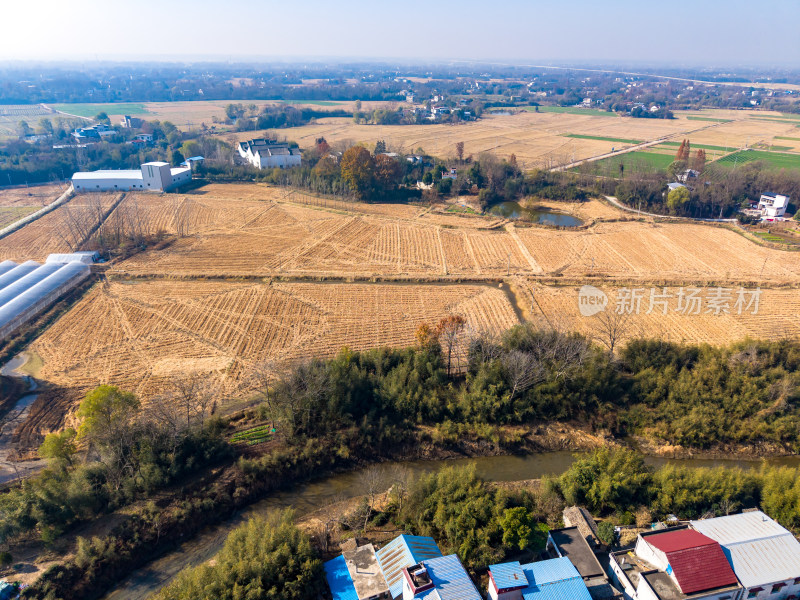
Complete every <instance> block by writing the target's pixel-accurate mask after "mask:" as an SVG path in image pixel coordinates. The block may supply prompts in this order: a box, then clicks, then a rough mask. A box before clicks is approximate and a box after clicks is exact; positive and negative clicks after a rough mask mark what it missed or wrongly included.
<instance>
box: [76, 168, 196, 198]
mask: <svg viewBox="0 0 800 600" xmlns="http://www.w3.org/2000/svg"><path fill="white" fill-rule="evenodd" d="M191 180H192V170H191V169H190V168H189V167H178V168H171V167H170V166H169V163H165V162H149V163H144V164H143V165H142V167H141V169H138V170H135V169H129V170H108V171H89V172H86V171H81V172H78V173H75V174H74V175H73V176H72V187H73V188H74V189H75V191H76V192H130V191H139V190H141V191H144V190H149V191H153V192H166V191H169V190H171V189H173V188H176V187H178V186H180V185H183V184H184V183H188V182H189V181H191Z"/></svg>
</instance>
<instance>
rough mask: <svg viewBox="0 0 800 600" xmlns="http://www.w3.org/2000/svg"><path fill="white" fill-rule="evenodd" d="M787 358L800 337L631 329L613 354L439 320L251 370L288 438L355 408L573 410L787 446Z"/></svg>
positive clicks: (393, 413) (447, 412)
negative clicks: (700, 336) (374, 345)
mask: <svg viewBox="0 0 800 600" xmlns="http://www.w3.org/2000/svg"><path fill="white" fill-rule="evenodd" d="M611 334H613V332H611ZM611 334H609V335H611ZM604 335H605V334H604ZM607 337H608V336H607ZM612 337H613V335H612ZM606 342H607V343H606V346H607V347H610V348H614V340H611V341H609V340H606ZM609 344H611V345H610V346H609ZM798 367H800V345H799V344H797V343H796V342H791V341H781V342H756V341H745V342H741V343H737V344H732V345H730V346H727V347H711V346H705V345H701V346H692V345H689V346H683V345H680V344H670V343H667V342H663V341H650V340H634V341H632V342H630V343H628V344H627V345H625V346H624V347H623V348H622V349H621V351H619V352H618V354H617V355H615V354H611V353H610V352H609V351H608V349H600V348H598V347H597V346H595V345H594V344H593V343H592V342H591V341H590V340H589V339H587V338H585V337H582V336H579V335H576V334H565V333H561V332H559V331H556V330H553V329H538V328H536V327H535V326H533V325H531V324H526V325H520V326H517V327H514V328H512V329H510V330H509V331H507V332H505V334H503V335H502V336H496V335H493V334H491V333H486V332H476V331H472V330H470V329H469V328H468V327H466V326H465V325H464V324H463V323H462V322H458V320H447V321H445V322H443V323H440V325H439V326H438V327H427V326H423V327H421V328H420V330H419V331H418V344H417V347H415V348H411V349H405V350H386V349H380V350H372V351H368V352H351V351H343V352H342V353H340V354H339V355H338V356H336V357H335V358H334V359H331V360H329V361H322V360H310V361H304V362H301V363H299V364H296V365H294V366H288V367H287V366H286V365H275V364H272V365H267V367H266V368H265V371H266V372H265V373H262V376H261V379H260V381H261V382H262V384H263V383H264V382H266V381H269V380H271V379H272V380H274V383H273V384H272V385H269V386H266V388H262V389H267V390H268V391H265V394H269V397H268V398H267V399H266V400H265V405H264V409H263V410H264V416H267V417H269V418H270V419H272V420H273V421H282V422H284V423H286V424H287V425H288V427H287V431H288V433H289V435H290V437H304V436H312V437H313V436H318V435H324V434H325V433H327V432H330V431H334V430H336V429H338V428H340V427H348V426H351V425H356V424H360V423H364V420H365V419H366V420H367V422H369V423H374V424H377V423H380V422H383V421H384V420H385V421H390V422H393V423H395V424H405V426H407V427H409V426H413V425H414V424H417V423H445V422H450V423H465V424H489V425H495V426H497V425H513V424H522V423H531V422H537V421H541V420H551V419H555V420H569V419H576V420H580V421H584V420H585V421H586V422H588V423H590V425H591V427H593V428H596V429H606V430H609V431H611V432H612V433H614V434H617V435H628V434H637V435H642V436H645V437H648V438H651V439H653V438H656V439H661V440H663V441H665V442H668V443H671V444H676V445H681V446H686V447H692V448H711V447H715V446H719V445H724V444H753V445H755V444H760V443H764V442H770V443H774V444H776V445H778V446H781V447H784V448H787V449H797V448H800V436H798V434H797V431H798V430H800V429H799V428H800V411H798V410H797V408H796V400H797V399H798V398H800V391H799V390H800V388H798V385H800V379H799V378H798V376H797V375H796V374H795V372H796V371H797V370H798Z"/></svg>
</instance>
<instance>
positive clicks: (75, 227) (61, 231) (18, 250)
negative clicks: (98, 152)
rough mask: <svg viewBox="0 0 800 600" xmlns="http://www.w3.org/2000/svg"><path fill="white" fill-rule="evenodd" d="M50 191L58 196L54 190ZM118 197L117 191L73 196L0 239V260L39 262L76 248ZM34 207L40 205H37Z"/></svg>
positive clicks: (50, 198)
mask: <svg viewBox="0 0 800 600" xmlns="http://www.w3.org/2000/svg"><path fill="white" fill-rule="evenodd" d="M15 191H17V190H15ZM53 192H54V193H57V194H58V195H60V192H59V191H57V190H55V189H54V190H53ZM58 195H56V196H55V197H49V196H43V197H42V198H41V199H42V200H45V199H47V200H48V201H47V204H49V203H50V202H52V201H53V200H55V199H56V198H57V197H58ZM118 198H119V196H118V195H117V194H81V195H78V196H75V197H74V198H72V200H70V201H69V202H67V203H65V204H62V205H61V206H59V207H58V208H57V209H55V210H53V211H51V212H49V213H47V214H46V215H44V216H43V217H41V218H39V219H36V220H35V221H33V222H32V223H29V224H27V225H25V226H24V227H23V228H22V229H18V230H17V231H15V232H14V233H12V234H10V235H7V236H6V237H4V238H2V239H0V260H8V259H10V260H15V261H18V262H19V261H26V260H38V261H43V260H45V259H46V258H47V255H48V254H51V253H53V252H72V251H74V250H77V249H78V247H79V246H80V245H81V244H82V243H83V242H84V241H86V240H87V239H88V237H89V234H90V232H91V229H92V228H93V227H94V226H95V225H97V224H98V223H99V222H101V221H102V219H103V217H104V215H105V214H106V213H107V211H108V209H110V208H111V206H112V205H113V204H114V201H115V200H117V199H118ZM38 208H41V205H37V209H38ZM31 212H32V211H31ZM15 220H16V219H15Z"/></svg>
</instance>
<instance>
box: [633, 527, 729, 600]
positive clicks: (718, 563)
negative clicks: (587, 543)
mask: <svg viewBox="0 0 800 600" xmlns="http://www.w3.org/2000/svg"><path fill="white" fill-rule="evenodd" d="M636 555H637V556H639V557H641V558H643V559H644V560H646V561H648V562H649V563H651V564H652V565H654V566H655V567H657V568H658V569H659V570H662V571H664V572H665V573H666V574H667V575H670V576H671V577H672V578H673V579H674V580H675V582H676V584H677V585H678V587H679V588H680V590H681V592H683V593H684V594H687V595H689V594H695V593H697V592H703V591H707V590H716V589H719V588H724V587H729V586H736V585H738V583H737V579H736V575H735V574H734V573H733V569H731V565H730V563H729V562H728V560H727V558H725V554H724V553H723V551H722V547H721V546H720V545H719V544H718V543H717V542H715V541H714V540H712V539H711V538H709V537H707V536H705V535H703V534H702V533H700V532H698V531H694V530H692V529H677V530H674V531H664V532H654V533H648V534H643V535H640V536H639V539H638V540H637V543H636Z"/></svg>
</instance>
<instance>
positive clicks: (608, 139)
mask: <svg viewBox="0 0 800 600" xmlns="http://www.w3.org/2000/svg"><path fill="white" fill-rule="evenodd" d="M563 136H564V137H568V138H575V139H578V140H598V141H600V142H619V143H620V144H641V143H642V142H644V140H626V139H625V138H613V137H603V136H601V135H583V134H581V133H565V134H563Z"/></svg>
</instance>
